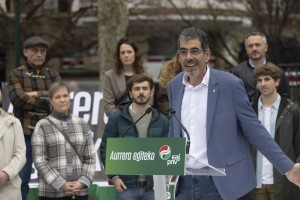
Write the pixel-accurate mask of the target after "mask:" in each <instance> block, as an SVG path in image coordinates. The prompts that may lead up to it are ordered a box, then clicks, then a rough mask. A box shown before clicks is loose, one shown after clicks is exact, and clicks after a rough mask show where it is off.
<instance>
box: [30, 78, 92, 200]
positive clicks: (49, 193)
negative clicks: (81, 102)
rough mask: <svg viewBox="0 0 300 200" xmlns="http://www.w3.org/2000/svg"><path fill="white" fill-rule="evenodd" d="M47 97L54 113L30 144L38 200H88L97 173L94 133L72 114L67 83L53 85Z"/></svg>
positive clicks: (35, 133)
mask: <svg viewBox="0 0 300 200" xmlns="http://www.w3.org/2000/svg"><path fill="white" fill-rule="evenodd" d="M48 97H49V102H50V105H51V108H52V113H51V114H50V115H49V116H47V117H46V118H44V119H41V120H40V121H39V122H38V123H37V125H36V127H35V130H34V133H33V135H32V140H31V141H32V157H33V161H34V165H35V167H36V169H37V171H38V181H39V189H38V190H39V191H38V196H39V199H40V200H49V199H60V200H62V199H64V200H69V199H78V200H88V188H89V186H90V184H91V183H92V182H93V177H94V173H95V150H94V142H93V138H92V131H91V130H90V128H89V125H88V124H87V123H86V122H85V121H84V120H83V119H81V118H80V117H77V116H74V115H72V114H70V95H69V88H68V87H67V85H66V84H65V83H63V82H54V83H53V84H52V85H51V86H50V88H49V93H48Z"/></svg>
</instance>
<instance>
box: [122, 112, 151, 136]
mask: <svg viewBox="0 0 300 200" xmlns="http://www.w3.org/2000/svg"><path fill="white" fill-rule="evenodd" d="M151 112H152V108H151V107H148V108H147V109H146V110H145V113H144V114H143V115H142V116H141V117H140V118H138V119H137V120H136V121H135V122H134V123H133V124H132V125H131V126H129V127H128V128H127V129H126V130H125V131H124V132H123V133H122V137H124V136H125V134H126V133H127V132H128V131H129V130H130V129H131V128H132V127H134V126H135V125H136V124H137V123H138V122H139V121H140V120H141V119H142V118H143V117H144V116H145V115H147V114H149V113H151Z"/></svg>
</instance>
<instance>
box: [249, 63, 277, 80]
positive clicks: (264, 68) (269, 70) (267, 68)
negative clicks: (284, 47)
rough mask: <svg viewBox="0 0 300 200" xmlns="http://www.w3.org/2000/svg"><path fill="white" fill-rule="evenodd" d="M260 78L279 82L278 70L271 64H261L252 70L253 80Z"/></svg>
mask: <svg viewBox="0 0 300 200" xmlns="http://www.w3.org/2000/svg"><path fill="white" fill-rule="evenodd" d="M260 76H271V77H272V78H273V79H274V80H275V81H277V80H280V69H279V68H278V67H277V66H276V65H275V64H273V63H271V62H268V63H266V64H262V65H260V66H258V67H256V68H255V70H254V78H255V79H256V80H257V79H258V78H259V77H260Z"/></svg>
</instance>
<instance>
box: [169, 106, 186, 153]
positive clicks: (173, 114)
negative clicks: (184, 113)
mask: <svg viewBox="0 0 300 200" xmlns="http://www.w3.org/2000/svg"><path fill="white" fill-rule="evenodd" d="M168 112H169V113H170V114H171V115H172V116H174V117H175V119H176V120H177V122H178V123H179V124H180V126H181V127H182V129H183V130H184V132H185V133H186V136H187V142H186V148H185V152H186V154H189V152H190V144H191V138H190V134H189V132H188V131H187V129H186V128H185V126H184V125H183V124H182V123H181V121H180V120H179V119H178V117H177V116H176V115H175V113H176V111H175V110H173V109H172V108H170V109H169V110H168Z"/></svg>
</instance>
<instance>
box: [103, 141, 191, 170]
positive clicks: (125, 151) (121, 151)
mask: <svg viewBox="0 0 300 200" xmlns="http://www.w3.org/2000/svg"><path fill="white" fill-rule="evenodd" d="M185 144H186V141H185V138H108V139H107V149H106V167H105V173H106V174H118V175H184V167H185V166H184V164H185Z"/></svg>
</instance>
